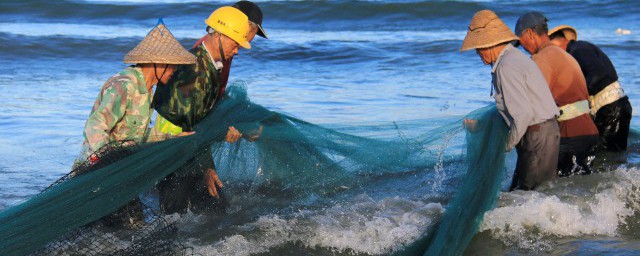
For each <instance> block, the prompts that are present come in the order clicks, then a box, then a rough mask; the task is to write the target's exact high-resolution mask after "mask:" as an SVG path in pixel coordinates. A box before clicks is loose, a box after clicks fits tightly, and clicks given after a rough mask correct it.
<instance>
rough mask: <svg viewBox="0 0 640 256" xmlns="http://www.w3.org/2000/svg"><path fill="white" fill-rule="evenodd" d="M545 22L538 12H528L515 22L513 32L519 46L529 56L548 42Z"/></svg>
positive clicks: (545, 19)
mask: <svg viewBox="0 0 640 256" xmlns="http://www.w3.org/2000/svg"><path fill="white" fill-rule="evenodd" d="M547 21H548V19H547V18H546V17H545V16H544V15H543V14H542V13H540V12H528V13H525V14H524V15H522V16H520V18H519V19H518V22H516V29H515V32H516V35H517V36H518V37H519V44H521V45H522V48H524V49H525V50H526V51H527V52H529V53H530V54H536V53H538V51H539V50H540V47H541V46H542V45H543V44H545V43H547V42H548V41H549V36H548V35H547V32H548V30H549V28H548V27H547Z"/></svg>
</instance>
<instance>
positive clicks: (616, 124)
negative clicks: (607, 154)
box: [567, 40, 632, 151]
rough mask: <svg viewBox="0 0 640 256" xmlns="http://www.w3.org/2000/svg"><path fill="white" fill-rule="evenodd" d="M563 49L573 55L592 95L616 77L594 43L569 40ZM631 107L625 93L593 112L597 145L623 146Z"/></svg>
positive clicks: (605, 57) (621, 147)
mask: <svg viewBox="0 0 640 256" xmlns="http://www.w3.org/2000/svg"><path fill="white" fill-rule="evenodd" d="M567 52H568V53H569V54H571V56H573V57H574V58H575V59H576V61H577V62H578V64H579V65H580V69H582V73H583V74H584V77H585V79H586V82H587V90H588V91H589V95H590V96H595V95H596V94H598V93H599V92H601V91H602V90H603V89H605V88H606V87H607V86H609V85H611V84H612V83H614V82H616V81H618V73H617V72H616V69H615V68H614V67H613V63H611V60H609V57H608V56H607V55H606V54H605V53H604V52H602V50H600V48H598V47H597V46H595V45H594V44H592V43H590V42H587V41H574V40H572V41H570V42H569V43H568V44H567ZM631 114H632V108H631V103H629V98H628V97H626V96H625V97H622V98H620V99H618V100H617V101H615V102H613V103H611V104H607V105H605V106H604V107H602V108H600V109H599V110H598V111H597V112H596V113H595V116H593V119H594V122H595V125H596V127H597V128H598V131H599V132H600V146H601V147H602V148H604V149H606V150H611V151H621V150H626V149H627V137H628V134H629V124H630V122H631Z"/></svg>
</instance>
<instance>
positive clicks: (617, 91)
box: [589, 81, 624, 116]
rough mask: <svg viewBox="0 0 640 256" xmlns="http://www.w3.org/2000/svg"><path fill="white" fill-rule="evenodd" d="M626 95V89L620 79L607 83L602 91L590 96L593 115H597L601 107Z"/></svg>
mask: <svg viewBox="0 0 640 256" xmlns="http://www.w3.org/2000/svg"><path fill="white" fill-rule="evenodd" d="M622 97H624V90H622V87H621V86H620V83H619V82H618V81H615V82H613V83H611V84H610V85H607V87H605V88H604V89H602V91H600V92H598V93H597V94H596V95H594V96H589V104H590V105H591V115H592V116H595V115H596V113H598V110H599V109H600V108H601V107H604V106H606V105H608V104H611V103H613V102H615V101H616V100H619V99H621V98H622Z"/></svg>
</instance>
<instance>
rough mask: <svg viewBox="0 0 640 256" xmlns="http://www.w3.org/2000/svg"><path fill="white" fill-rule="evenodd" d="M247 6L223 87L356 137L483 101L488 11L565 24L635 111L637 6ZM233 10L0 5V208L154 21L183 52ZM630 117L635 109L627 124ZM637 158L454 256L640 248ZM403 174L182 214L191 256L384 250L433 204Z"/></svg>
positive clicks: (50, 169) (532, 204) (429, 121)
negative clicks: (254, 31) (483, 29)
mask: <svg viewBox="0 0 640 256" xmlns="http://www.w3.org/2000/svg"><path fill="white" fill-rule="evenodd" d="M256 2H257V3H258V4H259V5H260V6H261V8H262V10H263V13H264V22H263V26H264V28H265V30H266V31H267V33H268V35H269V37H270V39H269V40H265V39H263V38H259V37H257V38H256V39H255V40H254V41H253V43H252V45H253V48H252V49H251V50H250V51H247V50H241V51H240V54H239V55H238V56H237V57H236V58H235V59H234V63H233V68H232V72H231V77H230V80H231V81H244V82H245V83H246V84H247V85H248V90H249V94H250V96H251V98H252V100H253V101H255V102H257V103H260V104H262V105H264V106H267V107H269V108H270V109H273V110H276V111H281V112H285V113H289V114H291V115H293V116H296V117H299V118H301V119H304V120H306V121H310V122H312V123H317V124H323V125H326V126H328V127H336V128H341V129H346V130H347V131H348V132H350V133H353V134H356V135H365V136H374V137H383V136H385V135H387V134H385V133H384V132H381V131H379V130H376V129H373V128H371V127H372V126H370V125H378V124H392V122H397V123H399V124H404V126H402V127H403V132H405V133H406V134H420V132H421V131H424V130H425V129H426V127H432V126H434V125H437V124H435V123H436V121H435V120H438V119H439V118H443V117H455V116H461V115H464V114H466V113H469V112H470V111H472V110H474V109H477V108H480V107H483V106H485V105H487V104H491V103H492V102H493V101H492V98H491V97H489V93H490V68H489V67H488V66H484V65H483V64H482V62H481V61H480V59H479V58H478V57H477V55H476V54H475V53H473V52H463V53H460V52H459V51H458V49H459V48H460V46H461V43H462V39H463V38H464V35H465V33H466V29H467V26H468V25H469V21H470V19H471V17H472V16H473V14H474V13H475V12H476V11H478V10H481V9H491V10H494V11H495V12H496V13H497V14H498V15H499V16H500V17H501V18H502V20H503V21H505V22H506V24H507V25H508V26H510V27H511V28H513V27H514V26H515V22H516V20H517V17H518V16H519V15H520V14H522V13H524V12H526V11H530V10H537V11H542V12H543V13H545V14H546V15H547V17H548V18H549V19H550V25H551V26H556V25H560V24H569V25H572V26H574V27H575V28H576V29H577V30H578V36H579V39H583V40H588V41H591V42H593V43H595V44H597V45H599V46H600V47H601V48H602V49H603V51H604V52H605V53H607V54H608V55H609V57H610V58H611V60H612V61H613V63H614V65H615V66H616V68H617V71H618V75H619V77H620V82H621V84H622V85H623V87H624V88H625V91H626V93H627V94H628V95H629V98H630V100H631V103H632V105H633V107H634V108H635V109H638V106H639V105H638V104H637V99H640V95H638V94H639V93H640V92H639V91H637V90H638V89H640V73H638V70H639V65H638V62H637V60H638V59H640V15H638V13H639V12H640V3H638V2H637V1H518V2H511V1H400V0H398V1H392V0H389V1H383V0H381V1H256ZM232 3H233V2H220V1H197V0H193V1H177V0H167V1H148V0H124V1H117V0H116V1H108V0H107V1H2V2H1V3H0V67H2V70H1V72H0V99H2V103H0V131H1V132H0V210H1V209H6V208H7V207H10V206H11V205H14V204H17V203H19V202H21V201H24V200H26V199H28V198H29V197H31V196H33V195H34V194H37V193H38V192H39V191H41V190H42V189H43V188H45V187H47V186H48V185H49V184H50V183H51V182H53V181H55V180H56V179H58V178H59V177H60V176H62V175H64V174H65V173H67V172H68V171H69V169H70V166H71V164H72V162H73V159H75V157H76V156H77V154H78V153H79V150H80V144H81V142H82V129H83V126H84V122H85V120H86V117H87V116H88V114H89V111H90V108H91V106H92V104H93V101H94V99H95V97H96V95H97V93H98V91H99V89H100V86H101V85H102V84H103V82H104V81H106V80H107V79H108V78H109V77H110V76H111V75H113V74H115V73H116V72H118V71H119V70H121V69H122V68H124V67H125V64H124V63H122V59H123V56H124V54H125V53H126V52H127V51H129V50H130V49H132V48H133V47H134V46H135V45H136V44H137V43H138V42H139V41H140V40H141V39H142V37H143V36H144V35H146V33H147V32H148V30H149V29H150V28H152V27H153V26H154V25H155V24H156V21H157V19H158V18H159V17H163V18H164V21H165V23H166V24H167V26H168V28H169V29H170V30H171V31H172V32H173V34H174V35H175V36H176V37H177V38H178V39H179V40H180V41H181V42H182V43H183V45H185V46H187V47H189V46H191V45H192V44H193V43H194V42H195V41H196V40H197V39H199V38H200V37H201V36H202V35H203V34H204V27H205V25H204V22H203V20H204V19H205V18H206V17H207V16H208V15H209V14H210V12H211V11H213V10H214V9H215V8H217V7H219V6H222V5H228V4H232ZM618 28H621V29H625V30H629V31H630V32H631V33H630V34H618V33H616V30H617V29H618ZM639 122H640V121H638V117H637V115H634V119H633V120H632V124H633V127H635V128H637V127H638V125H639V124H640V123H639ZM638 152H639V148H638V147H637V146H636V147H632V148H631V149H630V150H629V153H628V154H626V155H624V156H622V157H621V156H603V157H602V159H601V160H600V161H601V162H604V163H616V164H602V165H600V166H601V168H600V170H601V171H602V172H600V173H597V174H594V175H590V176H574V177H570V178H563V179H559V180H557V181H554V182H550V183H549V184H547V185H545V186H544V187H542V188H540V189H538V190H536V191H528V192H512V193H501V195H500V200H499V203H498V205H497V206H496V208H495V209H494V210H491V211H489V212H488V213H487V214H486V215H485V218H484V221H483V223H482V225H481V228H480V232H479V233H478V234H477V235H476V236H475V237H474V239H473V241H472V242H471V244H470V246H469V247H468V248H467V251H466V253H467V254H477V255H495V254H509V255H532V254H533V255H537V254H556V255H558V254H559V255H564V254H571V255H575V254H578V255H602V254H612V255H613V254H615V255H637V254H640V235H638V234H640V214H639V212H640V172H639V170H638V168H640V167H639V166H638V165H639V164H638V163H640V161H638V160H639V159H640V158H639V154H638ZM620 158H623V159H620ZM510 160H511V162H513V156H511V158H510ZM620 162H621V164H619V163H620ZM511 165H513V163H511ZM222 179H223V180H224V177H222ZM409 180H410V179H409V178H403V179H397V180H395V181H392V182H388V183H382V185H381V184H380V183H376V185H381V187H382V188H381V189H379V190H376V189H369V190H366V189H365V191H377V193H374V192H371V193H350V194H347V195H345V196H344V198H341V199H340V200H337V201H332V200H331V199H328V198H319V199H317V200H310V201H309V203H308V205H305V206H304V207H301V208H300V210H299V211H297V212H295V213H292V212H291V211H274V212H270V213H264V214H262V213H261V214H260V216H259V217H255V216H253V215H249V214H243V212H245V211H247V209H249V208H250V205H251V204H252V203H256V202H258V201H255V200H257V199H256V198H243V197H240V198H235V199H234V200H232V202H231V203H232V205H233V203H234V202H235V203H236V206H235V207H234V206H232V207H231V209H230V213H229V214H230V215H234V214H235V215H237V216H238V218H237V219H235V220H234V221H231V222H230V221H228V218H225V217H215V218H207V217H205V216H194V217H193V218H196V219H198V218H200V220H201V222H203V223H207V224H208V225H209V226H210V227H215V228H216V229H218V230H220V232H218V234H217V235H216V236H214V237H211V238H210V239H209V240H210V241H209V242H208V243H197V244H194V245H193V246H194V248H195V251H196V252H197V253H200V254H202V255H252V254H258V255H283V254H297V255H304V254H306V255H330V254H334V253H337V254H341V253H344V254H363V255H367V254H372V255H384V254H388V253H390V252H391V251H392V250H394V249H397V248H400V247H402V246H403V245H404V244H406V243H409V242H411V241H413V240H415V239H416V238H417V237H419V236H421V235H422V234H423V232H424V231H425V228H426V227H428V226H429V225H432V224H433V223H432V221H433V220H434V219H435V217H436V216H439V215H440V214H441V213H442V212H443V211H444V209H445V205H441V204H439V203H434V202H431V201H429V200H428V199H426V198H428V196H429V195H423V194H420V193H422V192H424V190H415V191H407V189H402V187H403V185H404V184H405V183H404V182H409ZM505 180H508V177H505ZM372 186H374V185H372ZM266 195H270V194H268V193H267V194H266ZM266 195H262V196H266ZM270 196H272V197H274V198H278V197H285V196H286V195H270ZM252 200H253V201H252ZM193 218H187V219H193ZM178 219H179V218H178ZM221 220H222V221H221ZM178 221H179V220H178ZM192 225H193V226H192ZM182 226H184V228H185V230H186V231H185V232H197V229H198V228H199V226H197V225H195V223H192V222H190V223H184V225H182Z"/></svg>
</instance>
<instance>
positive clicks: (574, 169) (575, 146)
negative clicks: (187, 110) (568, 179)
mask: <svg viewBox="0 0 640 256" xmlns="http://www.w3.org/2000/svg"><path fill="white" fill-rule="evenodd" d="M596 145H598V135H585V136H576V137H568V138H561V139H560V156H559V157H558V172H559V174H560V177H565V176H569V175H573V174H590V173H591V172H592V170H591V162H593V158H595V148H596Z"/></svg>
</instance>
